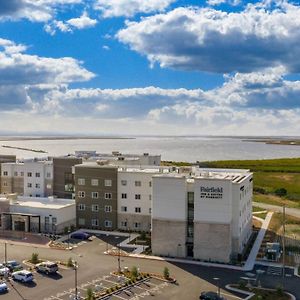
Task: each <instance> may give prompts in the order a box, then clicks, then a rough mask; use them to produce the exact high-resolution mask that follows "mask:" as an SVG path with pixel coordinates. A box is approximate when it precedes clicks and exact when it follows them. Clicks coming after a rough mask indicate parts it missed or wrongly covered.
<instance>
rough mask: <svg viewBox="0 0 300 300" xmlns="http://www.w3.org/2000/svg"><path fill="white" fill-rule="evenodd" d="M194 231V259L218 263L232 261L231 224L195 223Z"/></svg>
mask: <svg viewBox="0 0 300 300" xmlns="http://www.w3.org/2000/svg"><path fill="white" fill-rule="evenodd" d="M194 229H195V233H194V258H199V259H204V260H211V261H218V262H229V261H230V256H231V228H230V224H213V223H200V222H195V223H194Z"/></svg>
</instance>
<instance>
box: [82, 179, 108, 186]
mask: <svg viewBox="0 0 300 300" xmlns="http://www.w3.org/2000/svg"><path fill="white" fill-rule="evenodd" d="M77 182H78V185H85V178H78V180H77ZM91 185H92V186H98V185H99V179H91ZM104 186H112V180H111V179H104Z"/></svg>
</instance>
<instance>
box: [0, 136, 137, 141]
mask: <svg viewBox="0 0 300 300" xmlns="http://www.w3.org/2000/svg"><path fill="white" fill-rule="evenodd" d="M133 139H135V138H133V137H95V136H63V137H62V136H51V137H47V136H44V137H0V141H6V142H7V141H11V142H12V141H54V140H133Z"/></svg>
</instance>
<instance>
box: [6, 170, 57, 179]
mask: <svg viewBox="0 0 300 300" xmlns="http://www.w3.org/2000/svg"><path fill="white" fill-rule="evenodd" d="M2 174H3V176H8V171H3V173H2ZM19 174H20V176H21V177H23V176H24V172H20V173H18V172H17V171H15V172H14V176H16V177H17V176H19ZM32 175H33V173H32V172H27V177H33V176H32ZM35 177H41V173H40V172H36V173H35ZM46 177H47V178H51V173H50V172H47V174H46Z"/></svg>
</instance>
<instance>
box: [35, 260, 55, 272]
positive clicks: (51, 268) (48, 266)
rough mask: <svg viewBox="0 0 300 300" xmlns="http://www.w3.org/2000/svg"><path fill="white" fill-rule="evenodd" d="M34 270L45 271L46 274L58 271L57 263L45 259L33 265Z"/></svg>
mask: <svg viewBox="0 0 300 300" xmlns="http://www.w3.org/2000/svg"><path fill="white" fill-rule="evenodd" d="M35 268H36V270H37V271H38V272H42V273H46V274H53V273H56V272H57V271H58V265H57V263H54V262H52V261H45V262H41V263H39V264H37V265H36V266H35Z"/></svg>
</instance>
